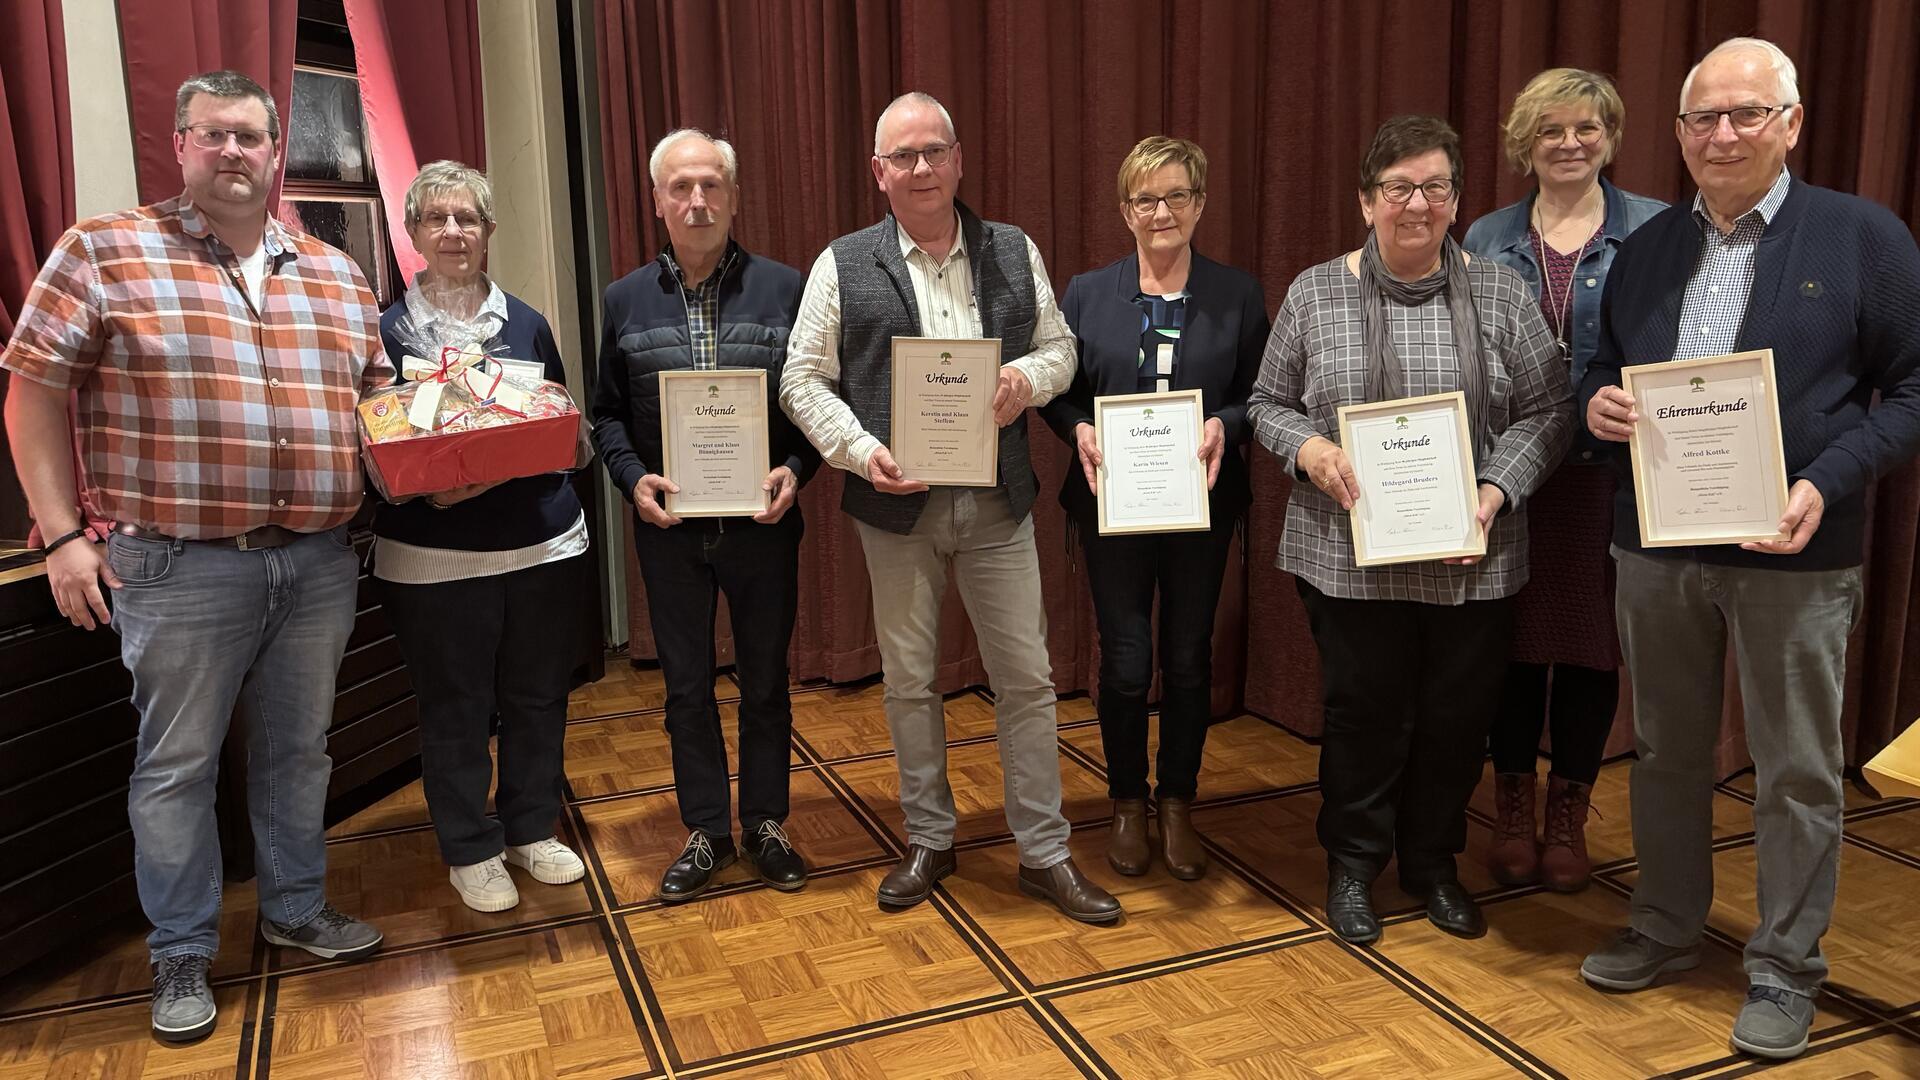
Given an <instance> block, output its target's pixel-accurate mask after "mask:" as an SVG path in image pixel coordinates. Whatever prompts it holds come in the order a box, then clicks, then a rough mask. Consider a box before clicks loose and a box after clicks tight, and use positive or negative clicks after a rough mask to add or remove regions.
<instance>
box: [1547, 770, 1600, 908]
mask: <svg viewBox="0 0 1920 1080" xmlns="http://www.w3.org/2000/svg"><path fill="white" fill-rule="evenodd" d="M1592 799H1593V785H1592V784H1581V783H1576V782H1574V781H1572V780H1562V779H1561V778H1560V777H1558V776H1554V775H1552V774H1551V773H1549V774H1548V775H1547V814H1546V818H1547V820H1546V836H1545V838H1544V839H1545V841H1546V845H1545V847H1544V848H1543V849H1542V851H1541V853H1540V877H1541V879H1542V880H1543V881H1545V882H1546V885H1547V888H1549V889H1552V890H1553V891H1554V892H1579V891H1580V890H1581V889H1584V888H1586V887H1587V879H1588V878H1589V877H1590V876H1591V875H1592V873H1593V864H1592V863H1590V862H1589V861H1588V860H1587V811H1588V809H1590V808H1591V806H1592Z"/></svg>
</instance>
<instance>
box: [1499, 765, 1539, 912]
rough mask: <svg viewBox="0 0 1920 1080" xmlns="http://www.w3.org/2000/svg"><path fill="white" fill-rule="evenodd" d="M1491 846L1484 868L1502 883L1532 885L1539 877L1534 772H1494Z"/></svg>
mask: <svg viewBox="0 0 1920 1080" xmlns="http://www.w3.org/2000/svg"><path fill="white" fill-rule="evenodd" d="M1493 817H1494V822H1493V849H1492V850H1491V851H1488V852H1487V871H1488V872H1489V873H1491V874H1492V875H1493V880H1495V881H1497V882H1499V883H1500V884H1502V885H1531V884H1533V883H1534V882H1535V881H1537V880H1539V877H1540V848H1539V846H1538V845H1537V844H1535V843H1534V839H1533V774H1532V773H1530V772H1527V773H1494V774H1493Z"/></svg>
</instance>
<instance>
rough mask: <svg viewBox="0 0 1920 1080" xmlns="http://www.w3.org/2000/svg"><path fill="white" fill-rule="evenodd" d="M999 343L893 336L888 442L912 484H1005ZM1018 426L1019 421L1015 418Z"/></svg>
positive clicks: (981, 485)
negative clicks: (997, 399) (998, 416)
mask: <svg viewBox="0 0 1920 1080" xmlns="http://www.w3.org/2000/svg"><path fill="white" fill-rule="evenodd" d="M999 385H1000V339H999V338H915V337H897V338H894V339H893V412H892V427H893V430H892V431H890V432H889V433H888V437H887V438H886V439H884V440H882V441H883V442H885V443H886V444H887V449H888V450H889V451H891V452H892V454H893V460H894V462H895V463H896V464H898V465H899V466H900V471H901V473H902V474H903V475H904V476H905V477H906V479H908V480H918V481H919V482H921V483H923V484H927V485H929V486H931V485H939V484H946V485H952V486H958V487H993V486H994V485H995V484H998V483H999V482H1000V427H999V425H998V424H995V423H994V422H993V395H994V391H995V390H996V389H997V388H998V387H999ZM1016 422H1018V421H1016Z"/></svg>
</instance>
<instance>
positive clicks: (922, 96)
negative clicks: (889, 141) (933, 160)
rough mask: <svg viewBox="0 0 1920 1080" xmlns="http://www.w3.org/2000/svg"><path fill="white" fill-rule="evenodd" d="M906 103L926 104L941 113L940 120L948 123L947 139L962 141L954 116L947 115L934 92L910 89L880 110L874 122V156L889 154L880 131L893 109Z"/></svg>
mask: <svg viewBox="0 0 1920 1080" xmlns="http://www.w3.org/2000/svg"><path fill="white" fill-rule="evenodd" d="M906 105H924V106H926V107H928V108H930V109H932V110H933V111H934V112H937V113H939V114H940V122H941V123H943V124H945V125H947V141H948V142H950V143H957V142H959V141H960V132H959V131H958V130H957V129H956V128H955V127H954V126H953V117H951V116H949V115H947V107H946V106H945V105H942V104H940V102H939V100H938V99H936V98H935V97H934V96H933V95H932V94H928V93H923V92H921V91H919V90H909V91H907V92H906V93H904V94H901V95H900V96H899V97H897V98H894V99H893V100H892V101H890V102H888V103H887V107H886V108H884V109H881V110H880V119H878V120H875V121H874V122H873V156H874V157H885V156H886V154H887V150H886V148H885V147H883V146H881V145H880V132H881V131H883V130H884V129H885V128H886V126H887V117H889V116H891V115H893V110H895V109H898V108H901V107H903V106H906Z"/></svg>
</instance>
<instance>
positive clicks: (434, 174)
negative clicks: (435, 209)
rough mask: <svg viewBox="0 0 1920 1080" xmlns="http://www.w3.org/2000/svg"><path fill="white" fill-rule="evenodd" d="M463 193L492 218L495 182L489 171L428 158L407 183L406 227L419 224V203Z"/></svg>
mask: <svg viewBox="0 0 1920 1080" xmlns="http://www.w3.org/2000/svg"><path fill="white" fill-rule="evenodd" d="M456 191H457V192H464V193H465V194H467V195H469V196H471V197H472V199H473V208H474V209H475V210H478V211H480V216H481V217H483V218H485V219H487V220H488V221H492V220H493V182H492V181H490V180H488V179H487V174H486V173H483V172H481V171H480V170H479V169H476V168H473V167H471V166H468V165H462V164H460V163H459V162H457V161H444V160H442V161H429V162H427V163H426V164H425V165H422V166H420V172H419V175H417V176H415V177H414V178H413V183H411V184H408V185H407V204H406V220H407V228H409V229H412V228H414V227H416V226H418V225H419V224H420V204H421V203H424V202H426V201H427V200H429V199H433V198H437V197H439V196H441V195H447V194H451V193H453V192H456Z"/></svg>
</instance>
